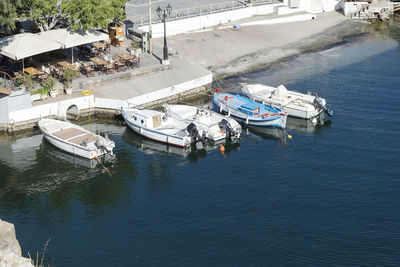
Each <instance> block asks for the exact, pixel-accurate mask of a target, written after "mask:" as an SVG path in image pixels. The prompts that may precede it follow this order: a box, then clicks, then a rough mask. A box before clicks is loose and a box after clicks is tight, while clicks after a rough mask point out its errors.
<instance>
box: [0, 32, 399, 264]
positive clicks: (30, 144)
mask: <svg viewBox="0 0 400 267" xmlns="http://www.w3.org/2000/svg"><path fill="white" fill-rule="evenodd" d="M357 51H358V52H357ZM399 56H400V55H399V50H398V41H393V40H390V39H384V38H374V37H373V36H365V37H359V38H355V39H354V38H353V39H350V40H347V41H346V42H345V43H343V44H342V45H339V46H335V47H331V48H328V49H323V50H318V51H315V52H310V53H306V54H303V55H300V56H297V57H294V58H291V59H287V60H285V61H284V62H282V63H277V64H273V65H270V66H269V67H266V68H261V69H259V70H256V71H252V72H249V73H246V74H242V75H235V76H231V77H229V78H226V79H224V80H222V81H221V83H223V84H225V85H226V86H231V87H232V88H233V87H237V85H239V83H242V82H246V81H247V82H248V81H249V80H251V81H252V82H254V83H262V84H277V83H279V82H282V80H283V79H286V82H285V86H286V87H287V88H288V89H297V90H298V91H302V92H305V91H307V90H313V91H316V90H318V92H319V94H320V95H323V96H324V97H325V98H326V99H327V101H329V102H328V103H330V105H331V107H332V108H333V109H334V111H335V114H334V117H333V118H332V119H331V120H327V121H325V123H324V124H323V125H320V124H319V125H314V124H312V123H311V122H310V123H308V122H307V121H305V120H299V119H297V120H296V119H292V118H288V122H287V129H288V131H289V132H290V133H291V134H292V135H293V139H292V140H287V139H285V137H284V136H283V135H280V133H281V132H280V131H274V130H272V129H266V128H265V127H264V128H261V129H260V127H256V128H254V127H248V128H244V129H243V133H242V137H241V138H240V142H239V143H235V144H225V143H224V145H225V148H226V149H225V152H224V154H223V155H221V153H220V151H219V150H218V149H211V150H196V151H190V150H189V151H188V150H185V149H180V148H175V147H173V146H166V145H163V144H161V143H157V142H153V141H151V140H148V139H145V138H142V137H141V136H139V135H137V134H135V133H134V132H133V131H132V130H130V129H129V128H128V127H127V126H126V125H123V124H122V123H121V122H117V121H115V120H113V119H112V120H99V119H96V118H92V117H91V119H90V120H88V118H86V120H84V121H81V122H79V124H81V125H82V126H83V127H85V128H86V129H88V130H91V131H92V132H99V133H103V132H106V133H107V134H108V136H109V138H110V139H112V140H114V141H115V144H116V147H115V149H114V155H115V156H114V159H112V158H111V159H110V161H109V163H108V164H106V165H105V167H107V168H109V169H110V172H111V175H112V176H111V177H110V175H109V174H108V173H107V172H105V171H103V170H102V168H101V167H100V166H99V165H98V164H96V163H95V162H92V161H85V160H84V159H81V158H79V157H73V156H69V154H68V153H63V151H60V150H58V149H56V148H54V147H53V146H52V145H51V144H49V143H48V142H47V141H45V140H43V136H42V135H40V134H39V133H38V132H35V133H34V134H29V133H25V134H21V133H15V134H14V135H12V136H10V137H7V138H4V137H3V138H2V139H0V140H1V145H0V150H1V153H0V173H1V176H0V177H1V179H0V181H1V185H2V186H1V188H2V189H1V191H0V194H1V201H0V211H1V214H2V220H5V221H9V222H12V223H13V224H14V225H15V230H16V234H17V238H18V241H19V242H20V244H21V250H22V254H23V255H24V256H26V257H28V256H27V252H29V253H30V254H31V255H32V254H33V253H34V252H35V251H40V252H41V251H43V247H44V244H45V243H46V241H47V240H48V239H49V238H50V241H49V243H48V246H47V249H46V254H45V257H44V260H45V262H47V263H52V264H54V266H88V265H89V266H92V265H93V266H110V265H118V266H123V265H132V264H133V265H168V263H170V262H174V263H176V264H177V265H192V264H193V265H196V264H197V263H198V262H199V261H201V262H202V263H204V264H206V265H208V264H210V265H212V264H214V263H216V262H218V263H219V262H222V263H226V264H229V265H249V263H250V264H251V265H257V266H258V265H263V264H264V263H265V262H266V261H267V262H270V263H271V264H273V265H278V266H281V265H290V264H292V263H296V264H297V263H298V264H300V265H315V264H318V265H360V266H361V265H368V263H370V262H373V263H374V265H385V266H395V265H397V264H398V257H397V254H396V253H395V250H394V249H392V248H395V247H397V245H396V244H397V243H396V242H397V237H398V235H399V233H398V231H397V228H398V223H397V222H398V213H397V212H396V211H397V206H398V205H399V204H400V203H398V198H397V197H396V196H397V188H398V187H399V183H398V179H397V177H398V176H399V170H398V168H396V167H395V166H396V162H397V155H398V153H399V150H398V147H397V146H393V144H395V143H396V138H397V135H396V133H397V132H398V130H399V129H398V125H399V124H398V118H399V116H398V108H396V107H397V97H396V96H397V95H398V90H397V88H398V78H396V77H398V76H397V75H396V71H397V69H398V68H397V66H398V59H399ZM343 58H345V59H346V61H343V60H342V59H343ZM310 62H316V64H309V63H310ZM377 75H385V77H386V78H387V79H385V80H384V81H385V82H384V83H382V80H379V79H377V77H378V76H377ZM284 77H286V78H284ZM355 77H357V78H355ZM377 88H380V89H379V90H380V91H379V92H380V94H379V95H378V94H377ZM209 101H210V100H206V99H205V100H203V101H198V102H196V101H194V102H189V103H191V104H192V105H197V106H202V105H205V104H208V103H209ZM382 103H384V105H382ZM375 105H379V106H380V111H379V112H373V110H372V109H371V106H375ZM365 114H369V116H365ZM382 117H385V119H383V118H382ZM371 120H372V121H373V122H374V123H371ZM266 156H268V157H267V158H266ZM91 164H93V165H91ZM366 196H368V197H366ZM371 235H372V237H371ZM99 236H101V238H99ZM171 244H173V246H174V249H173V250H171V249H170V246H171ZM382 244H386V245H385V246H386V248H387V249H384V250H375V248H376V247H378V246H380V245H382ZM316 247H318V248H319V249H318V250H317V251H316V250H315V248H316ZM371 251H372V252H371ZM266 252H268V253H266Z"/></svg>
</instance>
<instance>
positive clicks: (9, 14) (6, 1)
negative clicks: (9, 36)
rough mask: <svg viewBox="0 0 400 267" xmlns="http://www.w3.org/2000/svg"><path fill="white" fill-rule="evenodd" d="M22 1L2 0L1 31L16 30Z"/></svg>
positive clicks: (0, 8)
mask: <svg viewBox="0 0 400 267" xmlns="http://www.w3.org/2000/svg"><path fill="white" fill-rule="evenodd" d="M20 4H21V3H20V0H0V29H1V28H3V29H4V30H6V31H11V30H14V29H15V23H16V21H17V18H18V14H17V8H18V7H19V5H20Z"/></svg>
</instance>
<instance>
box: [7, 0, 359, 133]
mask: <svg viewBox="0 0 400 267" xmlns="http://www.w3.org/2000/svg"><path fill="white" fill-rule="evenodd" d="M274 5H276V4H268V5H267V6H268V7H269V6H271V8H272V6H274ZM271 8H270V9H268V11H264V12H268V13H267V14H265V15H257V16H252V17H248V18H243V19H242V20H238V21H235V22H230V23H227V24H223V25H219V26H217V27H216V28H215V27H212V26H210V28H208V29H206V30H200V31H198V30H193V31H190V32H187V33H185V34H178V35H176V34H175V35H171V36H168V46H169V61H170V64H169V65H163V64H162V62H161V60H160V59H161V58H162V57H163V55H162V53H163V51H162V47H163V44H162V42H163V38H156V39H154V40H153V43H154V44H153V46H154V49H153V53H152V54H148V53H141V55H140V61H141V62H140V66H138V67H137V68H133V69H132V70H128V71H124V72H117V71H114V73H112V74H106V75H104V74H97V73H96V74H95V76H94V77H86V76H84V75H81V77H80V78H76V79H74V80H73V81H72V88H73V93H72V95H65V94H63V93H62V89H58V91H59V94H58V95H57V97H56V98H47V99H45V100H40V101H34V102H32V104H29V102H30V101H29V99H28V98H29V96H28V95H26V94H24V93H23V92H21V91H18V90H17V91H15V93H14V94H12V95H11V96H10V97H8V98H9V99H7V97H3V98H2V99H1V101H2V102H3V103H4V104H3V105H1V107H2V117H1V121H0V129H1V130H2V131H3V132H15V131H19V130H23V129H30V128H32V127H33V126H35V125H36V123H37V121H38V120H39V119H40V118H41V117H47V116H51V117H53V118H60V119H65V118H66V117H67V112H68V111H69V110H71V109H73V112H74V113H79V114H88V113H96V112H101V113H104V112H105V113H111V114H118V113H119V110H120V108H121V107H127V106H129V105H131V106H132V105H133V106H134V105H145V106H157V105H160V104H162V103H165V102H168V101H171V100H176V99H181V98H182V97H185V96H193V95H196V94H198V93H199V92H201V91H207V90H208V91H209V90H210V85H211V83H212V82H213V81H214V80H218V79H220V78H222V77H224V76H227V75H232V74H235V73H241V72H245V71H248V70H250V69H254V68H257V67H260V66H262V65H265V64H269V63H272V62H276V61H279V60H282V59H284V58H286V57H290V56H293V55H296V54H300V53H302V52H305V51H307V50H310V49H315V48H317V47H323V46H326V45H329V44H332V43H335V42H340V41H341V40H342V39H343V36H346V35H350V34H352V33H355V32H357V33H359V32H360V30H361V31H362V29H363V27H364V25H362V24H359V23H357V22H352V21H350V20H348V19H347V18H346V17H344V16H343V15H341V14H339V13H337V12H327V13H320V14H318V17H317V15H311V14H310V13H304V11H296V10H294V11H295V12H294V13H293V14H284V15H278V14H277V13H276V12H273V10H274V8H272V9H271ZM282 8H284V6H282V7H280V6H278V7H277V8H276V9H277V10H280V9H282ZM271 10H272V11H271ZM252 12H255V11H252ZM292 12H293V10H292ZM251 14H253V13H250V14H247V16H249V15H251ZM231 16H237V14H236V13H233V14H231ZM242 16H244V15H242ZM228 18H229V17H228ZM233 19H234V17H231V18H230V19H229V20H230V21H231V20H233ZM234 24H240V25H242V26H241V28H240V29H235V28H234V27H233V26H234ZM293 27H296V28H297V30H295V31H294V32H295V33H296V34H290V33H291V32H293ZM304 29H307V31H304ZM259 31H261V32H263V34H261V35H257V34H256V32H259ZM249 36H251V37H252V38H249ZM270 36H274V39H272V40H271V39H270ZM233 38H235V39H237V40H239V41H238V42H235V46H234V47H233V49H230V50H228V51H226V49H225V42H226V40H230V39H233ZM254 38H256V39H254ZM205 40H206V43H204V41H205ZM255 40H257V41H255ZM125 41H126V42H125V43H126V45H125V47H129V43H130V40H125ZM124 49H125V48H124V47H122V48H121V49H120V50H119V51H124ZM111 52H112V51H111ZM214 52H217V54H218V56H212V53H214ZM125 53H126V51H125ZM114 54H116V52H114ZM115 85H117V86H115ZM110 88H112V90H111V89H110ZM82 92H86V94H90V95H82ZM21 94H24V95H22V96H21ZM84 94H85V93H84ZM18 98H21V99H24V100H17V99H18ZM16 102H17V103H20V104H17V105H15V104H11V103H16ZM7 103H8V104H7ZM21 103H25V104H21ZM11 106H12V108H11Z"/></svg>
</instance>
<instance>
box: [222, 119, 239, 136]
mask: <svg viewBox="0 0 400 267" xmlns="http://www.w3.org/2000/svg"><path fill="white" fill-rule="evenodd" d="M218 126H219V128H220V129H221V130H222V131H224V132H225V133H226V137H227V138H229V137H231V136H234V135H235V130H233V128H232V125H231V124H230V123H229V121H227V120H226V119H223V120H222V121H220V122H219V123H218Z"/></svg>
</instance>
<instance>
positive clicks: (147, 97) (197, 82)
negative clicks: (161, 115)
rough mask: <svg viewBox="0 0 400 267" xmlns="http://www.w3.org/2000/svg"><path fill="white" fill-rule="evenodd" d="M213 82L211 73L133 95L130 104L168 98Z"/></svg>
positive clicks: (129, 100)
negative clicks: (146, 92) (139, 94)
mask: <svg viewBox="0 0 400 267" xmlns="http://www.w3.org/2000/svg"><path fill="white" fill-rule="evenodd" d="M211 82H212V74H211V73H210V74H209V75H206V76H203V77H200V78H197V79H194V80H191V81H187V82H184V83H181V84H177V85H174V86H170V87H167V88H164V89H160V90H157V91H155V92H151V93H148V94H144V95H141V96H137V97H133V98H130V99H128V100H127V102H129V104H130V105H142V104H145V103H149V102H153V101H157V100H160V99H163V98H166V97H168V96H171V95H175V94H179V93H183V92H185V91H188V90H190V89H194V88H197V87H200V86H203V85H207V84H210V83H211Z"/></svg>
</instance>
